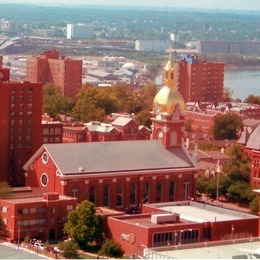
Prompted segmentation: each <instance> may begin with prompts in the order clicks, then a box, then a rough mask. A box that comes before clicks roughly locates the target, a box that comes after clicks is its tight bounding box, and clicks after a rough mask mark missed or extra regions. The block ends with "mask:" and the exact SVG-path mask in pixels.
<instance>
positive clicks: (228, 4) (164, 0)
mask: <svg viewBox="0 0 260 260" xmlns="http://www.w3.org/2000/svg"><path fill="white" fill-rule="evenodd" d="M0 3H33V4H55V5H57V4H58V5H64V4H70V5H75V4H86V5H110V6H112V5H113V6H150V7H165V6H166V5H167V6H168V7H177V8H179V7H181V8H187V7H188V8H206V9H234V10H253V11H255V10H260V0H91V1H90V0H0Z"/></svg>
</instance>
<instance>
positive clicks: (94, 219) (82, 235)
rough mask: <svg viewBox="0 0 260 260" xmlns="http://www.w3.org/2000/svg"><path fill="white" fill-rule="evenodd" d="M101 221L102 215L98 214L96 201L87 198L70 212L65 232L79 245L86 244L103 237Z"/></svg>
mask: <svg viewBox="0 0 260 260" xmlns="http://www.w3.org/2000/svg"><path fill="white" fill-rule="evenodd" d="M101 222H102V219H101V217H100V216H97V215H96V209H95V205H94V203H92V202H90V201H87V200H85V201H83V202H82V203H81V204H80V205H79V206H78V207H77V209H75V210H72V211H70V212H69V214H68V221H67V223H65V226H64V232H65V233H66V234H68V235H69V237H70V238H72V239H74V241H75V242H77V243H78V244H79V246H86V245H88V244H89V243H91V242H93V241H97V240H100V238H101V237H102V227H101Z"/></svg>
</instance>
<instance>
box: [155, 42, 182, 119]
mask: <svg viewBox="0 0 260 260" xmlns="http://www.w3.org/2000/svg"><path fill="white" fill-rule="evenodd" d="M172 53H173V48H172V47H171V48H170V55H169V60H168V62H167V63H166V66H165V67H164V80H163V82H164V86H163V87H162V88H161V90H160V91H159V92H158V93H157V95H156V96H155V98H154V102H153V107H154V111H155V113H157V114H158V111H159V109H160V111H161V113H162V115H163V114H164V115H168V116H173V114H174V112H176V110H178V113H180V114H182V113H183V112H184V110H185V102H184V99H183V97H182V95H181V93H180V92H179V91H178V89H177V79H176V77H175V68H174V61H173V58H172Z"/></svg>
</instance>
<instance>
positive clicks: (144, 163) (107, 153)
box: [24, 140, 194, 175]
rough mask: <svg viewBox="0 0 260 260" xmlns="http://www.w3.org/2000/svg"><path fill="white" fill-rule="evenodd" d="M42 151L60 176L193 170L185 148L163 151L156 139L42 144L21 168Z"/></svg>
mask: <svg viewBox="0 0 260 260" xmlns="http://www.w3.org/2000/svg"><path fill="white" fill-rule="evenodd" d="M45 149H46V151H47V152H48V153H49V155H50V157H51V158H52V160H53V162H54V163H55V165H56V167H57V168H58V169H59V171H60V173H61V174H63V175H69V174H94V173H110V172H112V173H115V172H121V171H127V172H129V171H138V170H161V169H178V168H184V167H185V168H186V167H188V168H191V169H193V168H194V165H193V162H192V160H191V157H190V156H189V154H188V153H187V151H186V149H185V148H181V147H176V148H170V149H165V148H164V146H163V145H162V143H161V142H160V141H159V140H140V141H115V142H93V143H61V144H44V145H43V146H42V147H41V148H40V149H39V150H38V151H37V152H36V153H35V154H34V155H33V157H32V158H31V159H30V160H29V161H28V162H27V163H26V164H25V165H24V169H25V170H27V169H28V168H29V166H30V165H31V164H32V163H33V161H34V160H35V159H36V158H37V157H38V156H40V154H41V153H42V152H43V151H44V150H45Z"/></svg>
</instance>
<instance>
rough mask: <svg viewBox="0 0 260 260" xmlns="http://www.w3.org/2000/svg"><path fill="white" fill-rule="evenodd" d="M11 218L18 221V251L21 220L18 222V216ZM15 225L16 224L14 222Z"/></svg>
mask: <svg viewBox="0 0 260 260" xmlns="http://www.w3.org/2000/svg"><path fill="white" fill-rule="evenodd" d="M12 218H14V219H15V218H17V219H18V221H19V225H17V226H18V249H19V245H20V231H21V230H20V229H21V220H20V218H19V217H18V216H12ZM16 223H17V222H16Z"/></svg>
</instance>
